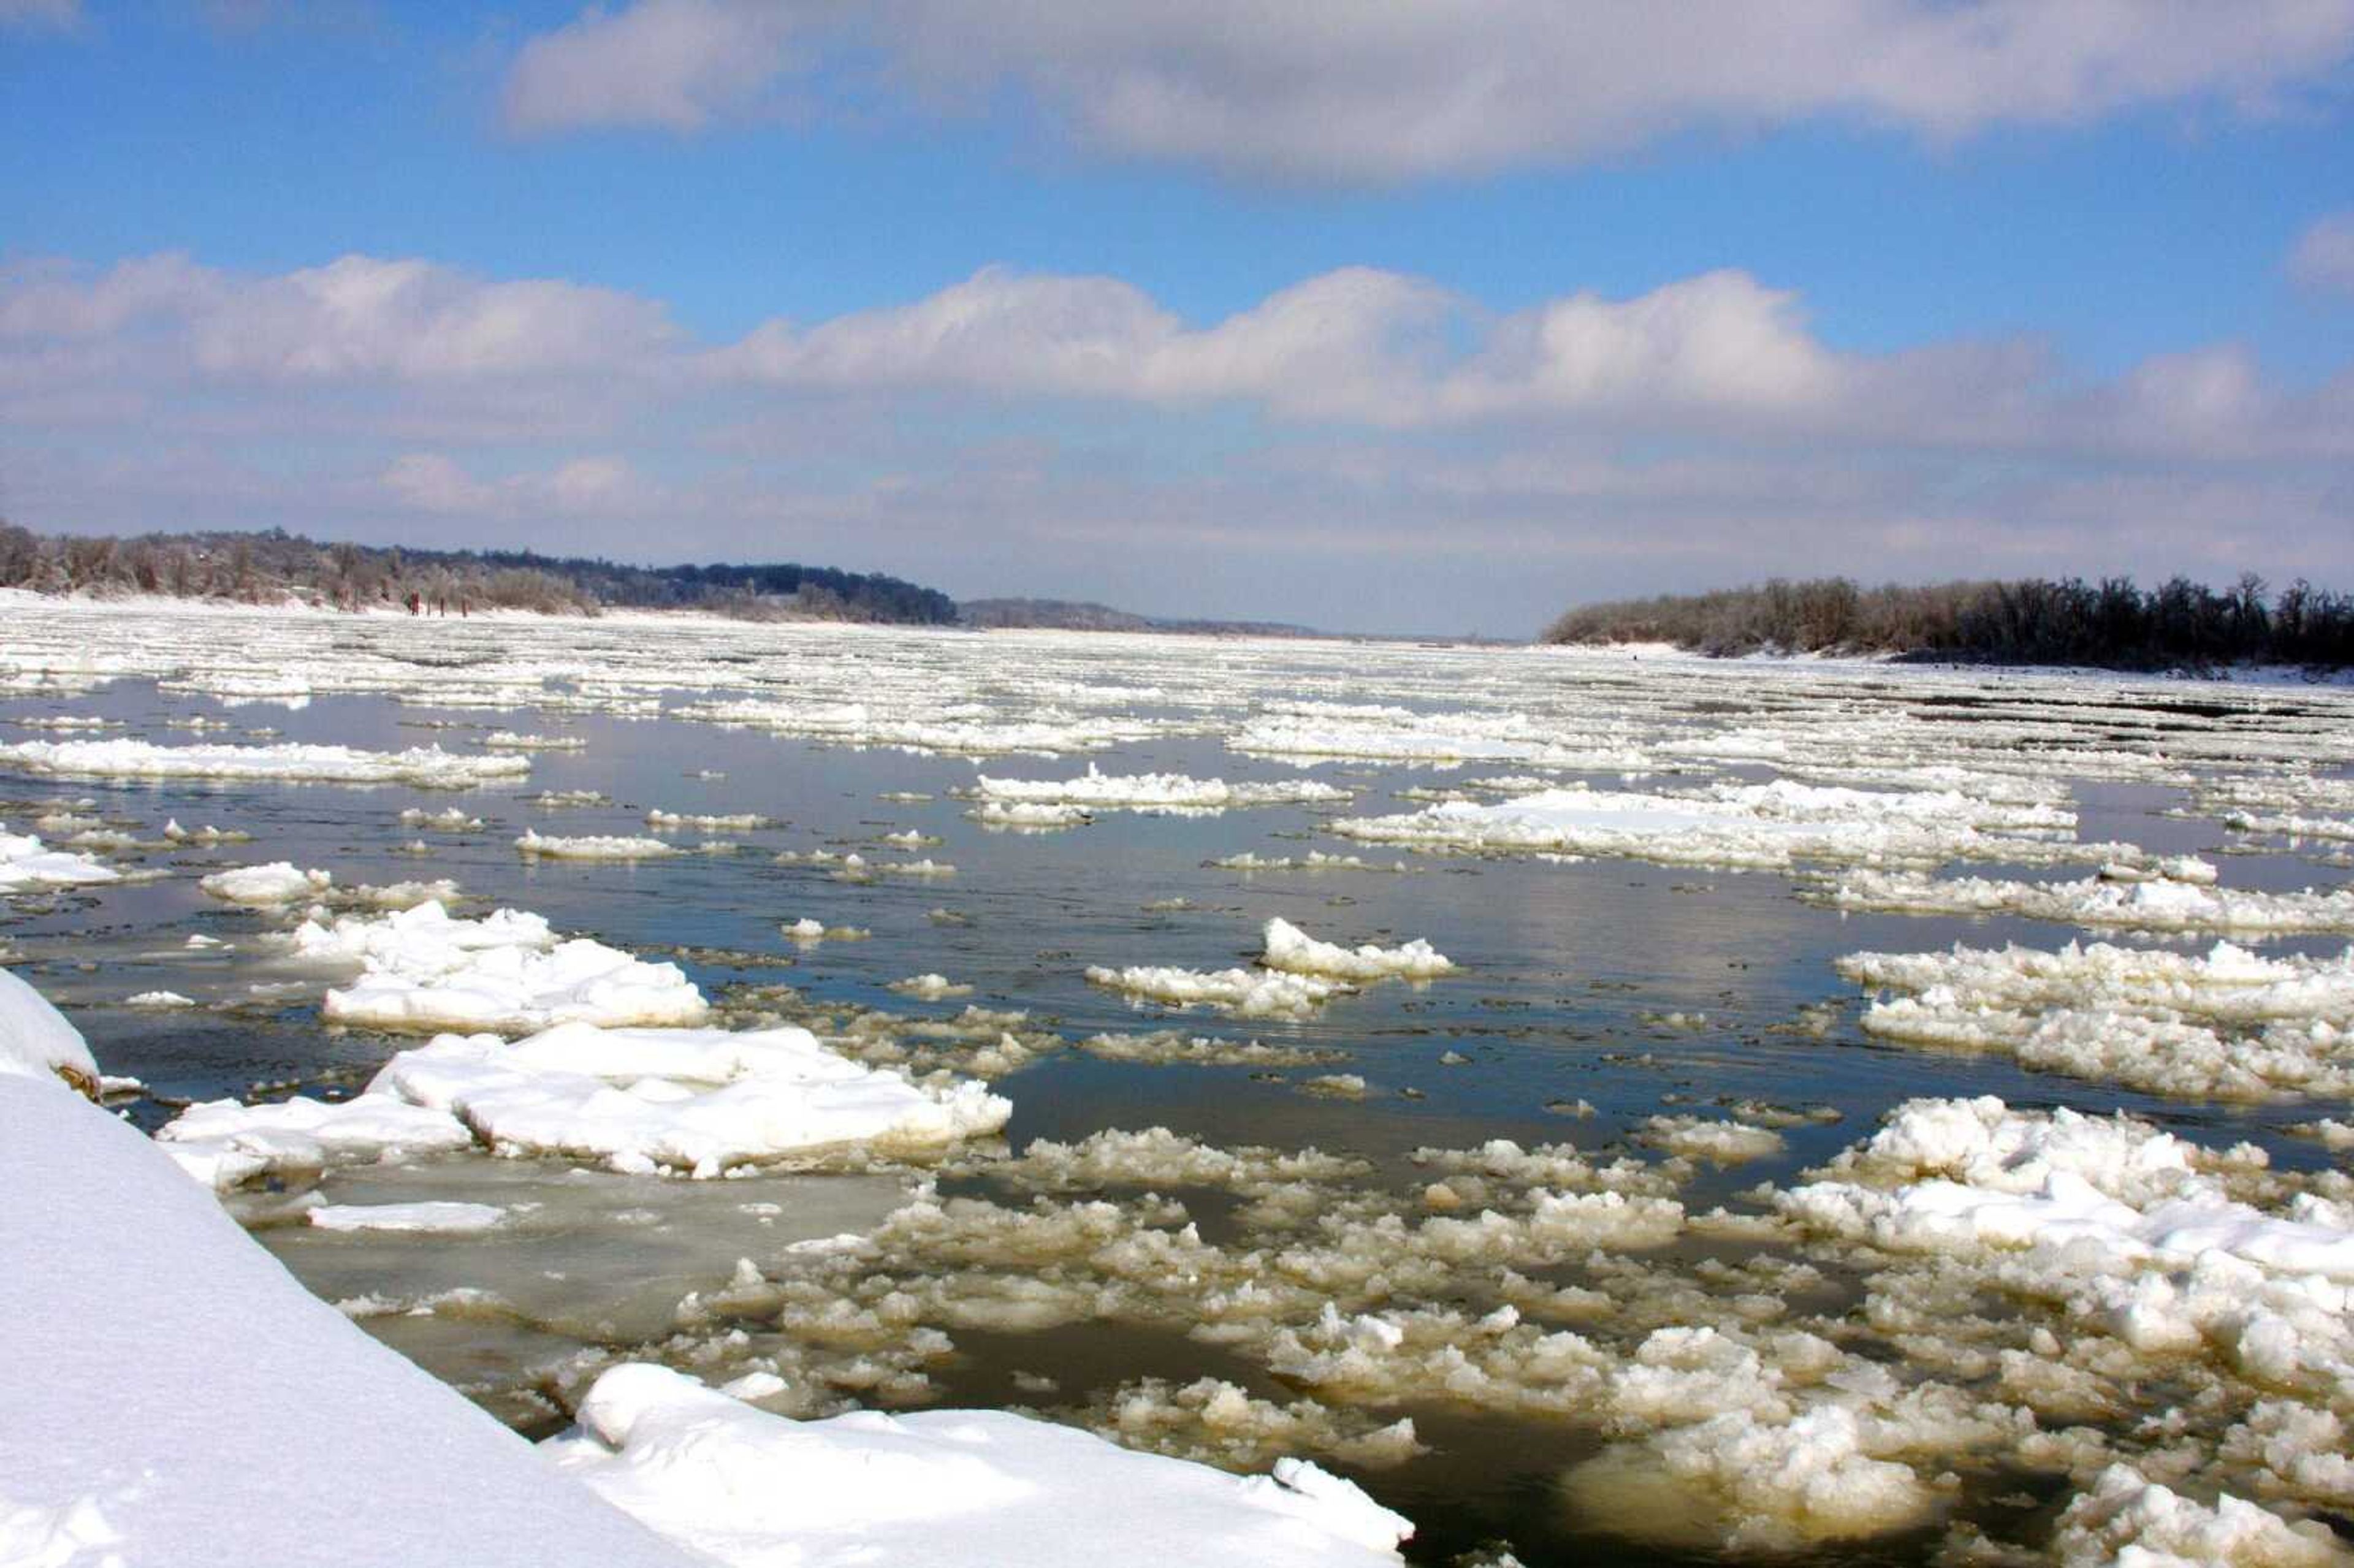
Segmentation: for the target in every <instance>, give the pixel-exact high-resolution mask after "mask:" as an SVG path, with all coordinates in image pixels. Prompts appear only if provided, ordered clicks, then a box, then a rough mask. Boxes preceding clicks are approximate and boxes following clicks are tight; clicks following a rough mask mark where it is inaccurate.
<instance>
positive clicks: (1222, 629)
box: [960, 599, 1323, 637]
mask: <svg viewBox="0 0 2354 1568" xmlns="http://www.w3.org/2000/svg"><path fill="white" fill-rule="evenodd" d="M960 609H961V610H962V614H961V617H960V619H961V620H963V622H964V624H965V625H967V626H970V627H974V628H976V629H978V630H984V631H985V630H1004V629H1009V628H1015V627H1034V628H1044V629H1045V630H1055V631H1173V632H1182V633H1185V634H1188V635H1193V636H1200V637H1320V636H1321V635H1323V634H1322V633H1321V632H1320V631H1318V630H1316V629H1315V628H1314V627H1310V626H1295V625H1293V624H1291V623H1290V622H1288V621H1281V620H1160V619H1157V618H1155V617H1152V616H1149V615H1136V614H1133V613H1131V612H1129V611H1128V610H1125V609H1112V608H1111V606H1109V605H1108V604H1090V603H1087V602H1086V601H1084V600H1080V599H967V600H965V601H964V603H963V605H962V606H961V607H960Z"/></svg>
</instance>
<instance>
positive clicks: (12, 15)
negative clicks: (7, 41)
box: [0, 0, 82, 32]
mask: <svg viewBox="0 0 2354 1568" xmlns="http://www.w3.org/2000/svg"><path fill="white" fill-rule="evenodd" d="M81 21H82V14H81V0H0V27H53V28H56V29H57V30H58V31H59V32H67V31H70V30H72V29H73V28H75V27H79V26H81Z"/></svg>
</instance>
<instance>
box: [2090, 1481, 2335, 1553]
mask: <svg viewBox="0 0 2354 1568" xmlns="http://www.w3.org/2000/svg"><path fill="white" fill-rule="evenodd" d="M2052 1555H2053V1556H2055V1557H2057V1558H2058V1559H2059V1560H2060V1562H2061V1563H2063V1564H2065V1565H2066V1568H2079V1565H2080V1564H2081V1565H2086V1568H2089V1565H2091V1564H2096V1563H2121V1564H2130V1565H2132V1568H2174V1565H2175V1564H2178V1563H2181V1564H2192V1563H2197V1564H2211V1565H2212V1568H2344V1565H2345V1563H2347V1562H2348V1561H2349V1552H2348V1551H2347V1549H2346V1547H2345V1545H2344V1544H2343V1543H2342V1542H2339V1541H2338V1537H2337V1536H2336V1535H2335V1534H2334V1533H2333V1532H2332V1531H2330V1529H2329V1527H2328V1526H2327V1525H2326V1524H2322V1523H2320V1522H2319V1521H2318V1520H2301V1521H2299V1522H2297V1523H2296V1524H2291V1523H2289V1522H2288V1521H2287V1520H2284V1519H2282V1518H2281V1517H2280V1516H2279V1515H2277V1514H2274V1513H2270V1512H2267V1511H2266V1510H2264V1509H2262V1508H2259V1507H2258V1506H2257V1505H2256V1504H2254V1503H2252V1502H2250V1501H2248V1500H2247V1499H2244V1498H2235V1497H2231V1496H2229V1495H2226V1496H2223V1497H2220V1498H2218V1499H2215V1505H2214V1506H2213V1507H2212V1508H2210V1507H2207V1506H2206V1505H2204V1504H2202V1503H2200V1502H2197V1501H2194V1500H2193V1499H2190V1498H2187V1497H2184V1496H2182V1495H2180V1494H2179V1493H2178V1492H2176V1491H2174V1490H2172V1489H2169V1488H2167V1487H2163V1486H2160V1485H2158V1483H2157V1482H2155V1481H2152V1480H2149V1479H2147V1478H2145V1477H2144V1476H2143V1475H2142V1473H2141V1472H2140V1471H2138V1470H2137V1469H2135V1468H2134V1467H2132V1466H2130V1465H2122V1464H2120V1465H2111V1466H2110V1467H2108V1468H2106V1469H2105V1470H2103V1471H2102V1472H2101V1475H2100V1478H2099V1479H2098V1480H2096V1481H2095V1482H2094V1484H2093V1487H2092V1489H2090V1490H2089V1491H2085V1492H2083V1493H2081V1494H2079V1495H2078V1496H2076V1497H2075V1498H2073V1499H2070V1501H2069V1503H2068V1506H2067V1507H2066V1508H2065V1509H2063V1510H2061V1514H2060V1520H2059V1522H2058V1524H2057V1526H2056V1527H2055V1529H2054V1531H2053V1535H2052Z"/></svg>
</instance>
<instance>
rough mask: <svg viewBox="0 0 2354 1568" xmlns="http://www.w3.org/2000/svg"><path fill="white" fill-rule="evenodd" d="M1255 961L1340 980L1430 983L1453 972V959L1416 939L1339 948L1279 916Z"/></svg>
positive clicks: (1299, 972) (1288, 972)
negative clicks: (1401, 943)
mask: <svg viewBox="0 0 2354 1568" xmlns="http://www.w3.org/2000/svg"><path fill="white" fill-rule="evenodd" d="M1259 962H1260V963H1262V964H1264V965H1266V966H1267V968H1268V969H1279V970H1281V971H1283V972H1284V973H1286V974H1295V975H1323V976H1329V977H1331V978H1333V979H1336V980H1386V979H1389V978H1391V977H1393V976H1394V977H1396V978H1399V979H1403V980H1433V979H1436V978H1437V977H1438V976H1440V975H1444V974H1451V973H1453V972H1454V970H1455V962H1454V960H1453V959H1449V958H1447V955H1445V954H1444V953H1441V952H1439V951H1438V950H1437V948H1433V947H1432V946H1431V945H1430V944H1429V943H1428V942H1426V941H1424V940H1422V939H1421V938H1416V939H1415V940H1413V941H1411V942H1407V943H1405V945H1404V946H1402V947H1395V948H1383V947H1376V946H1375V945H1373V943H1370V942H1368V943H1366V944H1365V945H1364V946H1363V947H1359V948H1343V947H1341V946H1339V945H1338V944H1336V943H1332V942H1322V941H1319V940H1317V939H1316V938H1313V937H1311V936H1310V935H1309V934H1308V933H1307V932H1305V931H1302V930H1301V929H1300V928H1299V927H1297V926H1295V925H1293V924H1292V923H1291V922H1290V921H1288V920H1286V919H1284V918H1283V917H1282V916H1279V915H1278V916H1275V917H1274V918H1273V919H1270V920H1269V921H1267V951H1266V953H1265V954H1264V955H1262V956H1261V958H1260V959H1259Z"/></svg>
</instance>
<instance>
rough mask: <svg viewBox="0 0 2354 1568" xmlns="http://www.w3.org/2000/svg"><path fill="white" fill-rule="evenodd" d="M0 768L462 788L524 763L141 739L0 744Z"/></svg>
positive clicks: (516, 771)
mask: <svg viewBox="0 0 2354 1568" xmlns="http://www.w3.org/2000/svg"><path fill="white" fill-rule="evenodd" d="M0 767H5V768H17V769H20V770H22V771H24V772H27V773H39V774H47V775H54V776H58V777H63V778H74V779H283V780H286V781H287V782H290V783H303V784H313V783H323V784H411V785H415V786H416V787H417V788H419V789H470V788H472V787H473V786H475V785H477V784H487V783H491V782H493V781H494V780H498V779H518V778H521V777H522V776H523V775H524V774H525V773H527V772H529V771H530V770H531V764H530V763H529V762H528V761H526V760H525V759H524V758H520V757H461V756H459V755H457V754H455V753H453V752H447V751H444V750H442V749H441V748H440V747H438V746H429V747H414V748H412V749H410V750H408V751H363V750H360V749H358V748H356V747H348V746H298V745H293V744H287V745H281V746H157V745H156V744H154V742H153V741H145V740H127V739H125V740H65V741H40V740H32V741H25V742H23V743H21V744H19V745H16V746H5V745H0Z"/></svg>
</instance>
